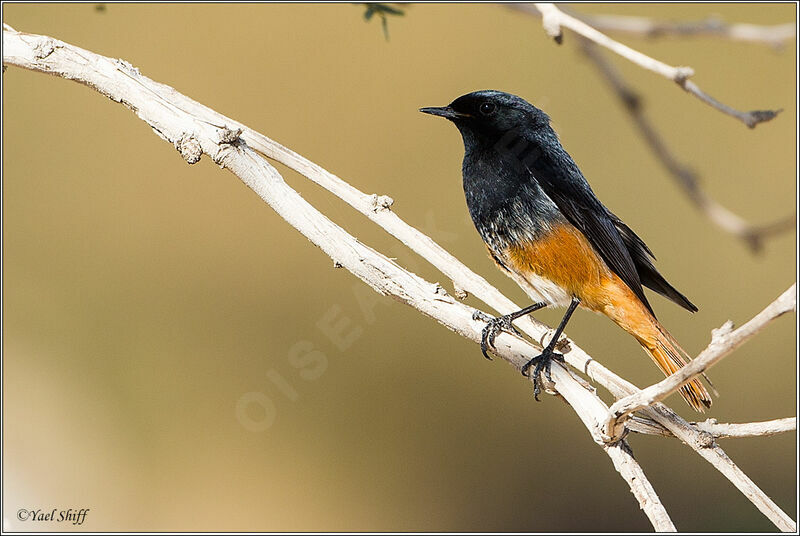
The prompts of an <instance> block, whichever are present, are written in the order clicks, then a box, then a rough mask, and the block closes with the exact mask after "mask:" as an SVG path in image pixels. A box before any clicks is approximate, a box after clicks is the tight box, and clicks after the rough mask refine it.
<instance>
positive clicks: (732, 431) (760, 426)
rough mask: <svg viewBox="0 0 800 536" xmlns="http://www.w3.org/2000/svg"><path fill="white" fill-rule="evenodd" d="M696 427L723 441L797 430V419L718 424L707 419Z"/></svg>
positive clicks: (714, 420)
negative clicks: (731, 438)
mask: <svg viewBox="0 0 800 536" xmlns="http://www.w3.org/2000/svg"><path fill="white" fill-rule="evenodd" d="M696 426H697V427H698V428H699V429H700V430H703V431H705V432H708V433H709V434H711V435H713V436H714V437H717V438H720V439H725V438H730V437H766V436H771V435H775V434H781V433H783V432H793V431H794V430H797V418H796V417H786V418H785V419H773V420H771V421H762V422H747V423H740V424H734V423H718V422H717V421H716V419H707V420H705V421H703V422H699V423H697V424H696Z"/></svg>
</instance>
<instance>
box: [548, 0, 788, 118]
mask: <svg viewBox="0 0 800 536" xmlns="http://www.w3.org/2000/svg"><path fill="white" fill-rule="evenodd" d="M533 5H534V6H536V9H537V10H539V12H540V13H541V15H542V27H543V28H544V30H545V32H547V34H548V35H549V36H551V37H553V38H554V39H555V40H556V42H558V43H560V42H561V39H562V34H561V27H562V26H564V27H567V28H569V29H570V30H572V31H573V32H575V33H577V34H579V35H581V36H583V37H585V38H586V39H589V40H590V41H593V42H594V43H597V44H598V45H600V46H603V47H606V48H608V49H609V50H611V51H612V52H614V53H616V54H618V55H620V56H622V57H623V58H625V59H627V60H629V61H631V62H633V63H635V64H637V65H639V66H640V67H642V68H644V69H647V70H649V71H653V72H654V73H657V74H659V75H661V76H663V77H664V78H667V79H669V80H672V81H673V82H675V83H676V84H678V85H679V86H680V87H682V88H683V89H684V90H685V91H687V92H689V93H691V94H692V95H694V96H695V97H697V98H698V99H700V100H701V101H703V102H705V103H706V104H708V105H710V106H712V107H714V108H716V109H717V110H719V111H720V112H722V113H724V114H727V115H730V116H731V117H735V118H736V119H738V120H740V121H741V122H742V123H744V124H745V125H747V126H748V127H750V128H754V127H755V126H756V125H757V124H759V123H763V122H764V121H769V120H770V119H773V118H774V117H775V116H776V115H778V113H780V110H752V111H749V112H740V111H738V110H735V109H733V108H731V107H730V106H727V105H726V104H723V103H721V102H719V101H718V100H716V99H715V98H713V97H711V96H710V95H708V94H707V93H705V92H704V91H702V90H701V89H700V87H699V86H698V85H697V84H695V83H694V82H692V81H690V80H689V78H690V77H691V76H693V75H694V70H693V69H692V68H691V67H673V66H671V65H668V64H666V63H664V62H662V61H659V60H657V59H655V58H651V57H650V56H648V55H646V54H643V53H641V52H639V51H638V50H634V49H632V48H630V47H629V46H626V45H623V44H622V43H620V42H618V41H615V40H613V39H611V38H610V37H608V36H607V35H605V34H604V33H602V32H600V31H598V30H596V29H595V28H593V27H592V26H589V25H588V24H586V23H585V22H583V21H581V20H579V19H577V18H575V17H573V16H571V15H568V14H566V13H564V12H563V11H561V10H560V9H559V8H558V7H556V5H555V4H551V3H534V4H533Z"/></svg>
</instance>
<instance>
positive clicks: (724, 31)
mask: <svg viewBox="0 0 800 536" xmlns="http://www.w3.org/2000/svg"><path fill="white" fill-rule="evenodd" d="M571 14H572V15H573V16H574V17H575V18H578V19H581V20H582V21H583V22H585V23H586V24H588V25H589V26H592V27H593V28H596V29H598V30H601V31H604V32H621V33H627V34H631V35H639V36H644V37H651V38H652V37H663V36H667V35H678V36H682V37H685V36H694V35H701V36H704V35H708V36H714V37H722V38H725V39H730V40H731V41H744V42H748V43H761V44H765V45H769V46H771V47H773V48H775V49H780V48H782V47H783V46H784V45H785V44H786V41H789V40H790V39H794V38H795V37H796V35H797V30H796V28H795V24H794V23H793V22H789V23H785V24H774V25H769V26H761V25H758V24H743V23H728V22H725V21H723V20H721V19H719V18H717V17H708V18H706V19H703V20H699V21H690V22H674V21H663V20H655V19H651V18H648V17H631V16H623V15H587V14H584V13H581V14H578V13H571Z"/></svg>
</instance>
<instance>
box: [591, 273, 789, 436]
mask: <svg viewBox="0 0 800 536" xmlns="http://www.w3.org/2000/svg"><path fill="white" fill-rule="evenodd" d="M796 286H797V285H796V284H794V285H792V286H791V287H789V288H788V289H787V290H786V291H785V292H784V293H783V294H781V295H780V296H779V297H778V298H777V299H776V300H775V301H773V302H772V303H771V304H769V305H768V306H767V307H766V308H765V309H764V310H763V311H761V312H760V313H758V314H757V315H756V316H755V317H753V318H752V319H751V320H750V321H749V322H747V323H746V324H745V325H743V326H742V327H740V328H739V329H737V330H733V323H732V322H731V321H728V322H726V323H725V324H724V325H723V326H722V327H721V328H719V329H716V330H714V331H713V333H712V335H711V343H709V345H708V347H707V348H706V349H705V350H703V351H702V352H701V353H700V355H698V356H697V357H696V358H695V359H693V360H692V361H691V362H690V363H689V364H688V365H686V366H685V367H683V368H681V369H680V370H678V371H677V372H675V373H674V374H672V375H670V376H667V377H666V378H665V379H664V380H662V381H660V382H658V383H656V384H653V385H651V386H650V387H647V388H645V389H642V390H641V391H639V392H638V393H635V394H632V395H630V396H627V397H625V398H623V399H621V400H617V401H616V402H615V403H614V404H612V406H611V409H610V417H609V422H608V425H607V427H606V430H607V432H610V431H612V430H615V429H618V428H619V424H620V421H621V420H622V419H624V418H625V417H626V416H627V415H629V414H631V413H633V412H634V411H637V410H640V409H642V408H645V407H647V406H652V405H653V404H654V403H655V402H659V401H661V400H664V399H665V398H666V397H667V396H668V395H670V394H672V393H674V392H675V391H677V390H678V389H680V387H681V386H682V385H684V384H685V383H686V382H688V381H689V380H691V379H692V378H694V377H695V376H697V375H698V374H702V373H703V372H705V371H706V370H708V369H709V368H710V367H712V366H714V365H715V364H716V363H718V362H719V361H721V360H722V359H723V358H725V357H726V356H728V355H730V354H731V352H733V351H734V350H736V349H737V348H738V347H739V346H741V345H742V344H744V343H745V342H747V341H748V340H749V339H750V338H752V337H753V336H755V335H756V334H757V333H759V332H760V331H761V330H762V329H764V328H765V327H766V326H767V324H769V323H770V322H772V321H773V320H775V319H776V318H777V317H779V316H781V315H782V314H784V313H788V312H789V311H793V310H795V308H796V307H797V292H796Z"/></svg>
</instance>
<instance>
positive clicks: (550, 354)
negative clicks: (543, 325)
mask: <svg viewBox="0 0 800 536" xmlns="http://www.w3.org/2000/svg"><path fill="white" fill-rule="evenodd" d="M580 303H581V300H580V299H579V298H572V302H571V303H570V304H569V307H568V308H567V312H566V314H564V318H562V319H561V323H560V324H559V325H558V327H557V328H556V332H555V334H554V335H553V338H552V339H550V342H549V343H548V344H547V346H546V347H545V349H544V350H543V351H542V353H541V354H539V355H537V356H536V357H534V358H533V359H531V360H530V361H528V362H527V363H525V364H524V365H523V366H522V375H523V376H529V374H528V371H529V370H530V368H531V367H532V366H533V367H534V369H533V398H535V399H536V400H539V392H540V391H541V383H542V382H541V378H540V374H541V373H542V371H543V370H544V375H545V376H546V377H547V381H550V382H552V381H553V380H552V378H550V361H551V360H552V359H558V360H563V359H564V356H563V355H562V354H559V353H557V352H555V351H554V349H555V347H556V344H558V339H559V337H561V333H563V331H564V328H565V327H567V322H569V318H570V317H571V316H572V313H574V312H575V309H576V308H577V307H578V305H579V304H580Z"/></svg>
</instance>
